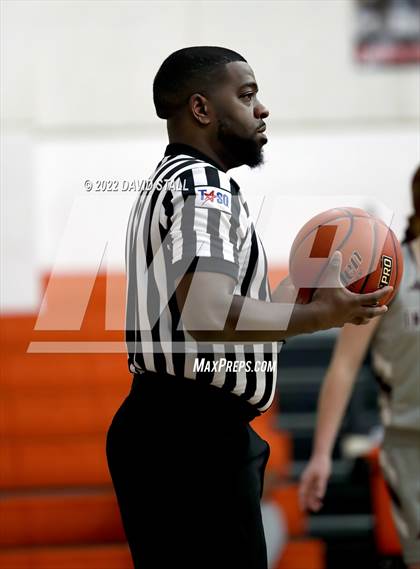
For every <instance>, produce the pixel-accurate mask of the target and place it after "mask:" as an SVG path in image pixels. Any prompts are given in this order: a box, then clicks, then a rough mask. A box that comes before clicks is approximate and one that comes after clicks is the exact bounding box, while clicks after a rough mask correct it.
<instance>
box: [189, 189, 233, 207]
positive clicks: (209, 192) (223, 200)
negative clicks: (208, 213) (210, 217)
mask: <svg viewBox="0 0 420 569" xmlns="http://www.w3.org/2000/svg"><path fill="white" fill-rule="evenodd" d="M231 198H232V196H231V194H230V192H227V191H226V190H222V189H221V188H213V187H210V186H208V187H204V186H203V187H201V188H197V189H196V195H195V205H196V207H205V208H208V209H218V210H220V211H225V212H227V213H231Z"/></svg>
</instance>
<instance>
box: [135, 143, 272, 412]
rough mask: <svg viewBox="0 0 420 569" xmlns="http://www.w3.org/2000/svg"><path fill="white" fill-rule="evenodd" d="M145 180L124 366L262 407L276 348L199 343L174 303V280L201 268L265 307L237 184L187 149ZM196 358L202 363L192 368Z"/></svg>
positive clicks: (254, 242)
mask: <svg viewBox="0 0 420 569" xmlns="http://www.w3.org/2000/svg"><path fill="white" fill-rule="evenodd" d="M150 181H151V182H152V187H151V189H150V187H149V188H148V189H143V190H142V191H141V192H140V194H139V195H138V197H137V200H136V201H135V203H134V204H133V207H132V210H131V213H130V217H129V220H128V227H127V236H126V249H125V254H126V271H127V289H126V298H127V304H126V343H127V351H128V366H129V370H130V372H132V373H142V372H144V371H154V372H158V373H166V374H170V375H175V376H181V377H186V378H190V379H192V380H196V381H200V382H204V383H208V384H212V385H215V386H217V387H219V388H220V389H224V390H226V391H229V392H231V393H234V394H236V395H238V397H241V398H243V399H245V400H247V401H248V402H249V403H251V404H252V405H254V406H255V407H257V408H258V409H259V411H261V412H262V411H265V410H266V409H268V407H269V406H270V404H271V402H272V399H273V396H274V390H275V378H276V367H275V366H276V365H277V355H278V351H279V347H280V345H279V343H276V342H270V343H266V344H245V345H241V344H236V345H229V346H228V345H223V344H209V343H206V344H204V343H197V342H196V341H195V340H194V339H193V338H192V337H191V336H190V334H188V332H187V331H186V330H185V329H184V328H183V326H182V321H181V319H180V313H179V310H178V305H177V302H176V297H175V278H176V277H177V276H178V277H179V276H181V275H182V274H184V272H185V271H187V270H207V271H212V272H222V273H224V274H227V275H229V276H231V277H232V278H234V279H235V281H236V286H235V294H240V295H242V296H247V297H249V298H254V299H258V300H261V301H265V302H270V300H271V298H270V287H269V284H268V279H267V259H266V255H265V252H264V248H263V245H262V243H261V241H260V239H259V237H258V235H257V233H256V231H255V228H254V225H253V222H252V219H251V217H250V214H249V210H248V206H247V204H246V202H245V200H244V198H243V195H242V194H241V192H240V189H239V186H238V185H237V184H236V182H235V181H234V180H232V179H231V178H230V177H229V176H228V175H227V174H226V173H224V172H223V171H221V170H219V169H218V168H217V167H216V166H215V165H212V164H211V163H207V162H205V161H204V160H202V159H200V158H197V157H195V156H193V155H191V156H190V155H188V154H184V153H182V154H179V153H174V154H173V155H166V156H165V157H164V158H163V160H161V162H160V163H159V164H158V166H157V167H156V170H155V171H154V173H153V174H152V176H151V177H150ZM165 181H166V184H167V186H166V187H165V185H164V186H163V189H162V187H161V188H158V187H157V184H158V183H159V182H160V183H161V185H162V184H164V182H165ZM175 183H176V184H178V185H177V186H174V184H175ZM155 186H156V187H155ZM201 358H204V359H205V362H209V365H207V367H204V368H200V369H198V368H197V367H196V366H197V364H199V362H200V361H201ZM213 362H216V363H218V362H226V364H225V365H217V367H215V366H214V365H213ZM273 366H274V367H273Z"/></svg>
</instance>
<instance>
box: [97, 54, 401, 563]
mask: <svg viewBox="0 0 420 569" xmlns="http://www.w3.org/2000/svg"><path fill="white" fill-rule="evenodd" d="M257 93H258V87H257V83H256V80H255V77H254V74H253V71H252V69H251V68H250V66H249V65H248V64H247V62H246V61H245V59H244V58H243V57H242V56H241V55H239V54H238V53H236V52H234V51H231V50H229V49H225V48H221V47H190V48H186V49H181V50H179V51H176V52H175V53H173V54H171V55H170V56H169V57H168V58H167V59H166V60H165V61H164V62H163V64H162V65H161V67H160V69H159V71H158V73H157V75H156V77H155V80H154V84H153V96H154V103H155V107H156V112H157V115H158V116H159V117H160V118H162V119H166V120H167V129H168V136H169V145H168V146H167V148H166V151H165V155H164V157H163V158H162V160H161V161H160V162H159V164H158V165H157V167H156V169H155V170H154V172H153V174H152V175H151V177H150V180H149V182H150V183H149V184H148V186H147V188H145V189H144V190H143V191H142V192H141V193H140V194H139V196H138V198H137V200H136V202H135V203H134V206H133V209H132V211H131V215H130V219H129V223H128V229H127V241H126V267H127V276H128V286H127V311H126V341H127V349H128V365H129V370H130V372H131V373H132V374H133V383H132V388H131V391H130V393H129V395H128V396H127V398H126V399H125V401H124V402H123V404H122V405H121V407H120V408H119V410H118V411H117V413H116V415H115V417H114V419H113V421H112V424H111V426H110V428H109V431H108V435H107V458H108V465H109V469H110V472H111V476H112V480H113V484H114V488H115V492H116V495H117V499H118V503H119V507H120V511H121V516H122V520H123V524H124V529H125V532H126V536H127V540H128V543H129V546H130V550H131V554H132V557H133V561H134V566H135V568H136V569H170V568H174V567H179V568H181V569H266V568H267V555H266V547H265V540H264V532H263V527H262V521H261V512H260V496H261V492H262V484H263V475H264V468H265V465H266V462H267V459H268V455H269V447H268V444H267V443H266V442H265V441H264V440H262V439H261V438H260V437H258V435H257V434H256V433H255V432H254V431H253V430H252V428H251V427H250V426H249V422H250V421H251V420H252V419H253V418H254V417H255V416H257V415H259V414H260V413H262V412H264V411H265V410H267V409H268V407H269V406H270V404H271V403H272V399H273V396H274V389H275V380H276V366H277V354H278V352H279V349H280V344H281V342H282V340H284V339H285V338H286V337H289V336H292V335H296V334H300V333H307V332H313V331H315V330H320V329H327V328H330V327H335V326H343V325H344V324H345V323H346V322H352V323H356V324H362V323H366V322H367V321H368V320H369V319H370V318H372V317H374V316H377V315H379V314H382V313H383V312H385V311H386V307H377V306H375V303H376V302H377V301H378V300H379V299H380V298H382V297H383V296H386V295H387V294H388V293H389V290H390V289H389V288H388V287H387V288H385V289H382V290H381V291H377V292H375V293H371V294H366V295H356V294H352V293H350V292H349V291H347V290H346V289H344V288H342V287H341V285H340V284H339V283H340V281H339V274H340V256H339V255H337V256H334V257H333V261H332V262H331V263H330V265H329V267H328V271H327V274H326V281H325V282H326V284H328V286H329V287H330V288H322V289H319V290H318V291H317V292H316V294H315V295H314V300H313V301H312V302H311V303H310V304H308V305H296V306H295V307H294V309H293V312H292V315H291V318H290V321H289V322H287V320H288V319H287V318H286V316H285V314H286V312H287V311H285V306H286V305H285V303H286V302H287V301H288V300H289V302H290V295H293V293H294V291H293V289H291V285H290V284H287V282H285V283H283V284H282V285H280V286H279V287H278V288H277V289H276V290H275V291H273V292H271V291H270V287H269V284H268V279H267V260H266V256H265V253H264V248H263V245H262V243H261V241H260V239H259V237H258V235H257V233H256V231H255V228H254V224H253V221H252V218H251V216H250V214H249V210H248V206H247V204H246V201H245V200H244V197H243V195H242V193H241V191H240V188H239V186H238V184H237V183H236V182H235V181H234V180H233V179H232V178H230V177H229V175H228V174H227V171H228V170H229V169H231V168H234V167H237V166H241V165H243V164H247V165H248V166H250V167H251V168H253V167H256V166H258V165H260V164H262V162H263V146H264V144H265V143H266V142H267V138H266V135H265V134H264V131H265V119H266V118H267V117H268V114H269V113H268V110H267V109H266V108H265V107H264V105H263V104H262V103H261V102H260V101H259V99H258V95H257ZM325 286H326V285H325ZM332 287H333V288H332ZM293 300H294V296H292V301H293ZM287 323H288V326H287ZM285 328H286V329H285Z"/></svg>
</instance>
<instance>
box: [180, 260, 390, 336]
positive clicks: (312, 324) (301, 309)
mask: <svg viewBox="0 0 420 569" xmlns="http://www.w3.org/2000/svg"><path fill="white" fill-rule="evenodd" d="M340 270H341V255H340V254H336V255H334V256H333V259H332V262H331V263H330V265H329V266H328V268H327V270H326V271H325V276H324V279H323V282H322V283H321V284H320V288H319V289H318V290H317V291H316V292H315V294H314V296H313V301H312V302H310V303H309V304H305V305H301V304H295V301H294V298H293V295H292V296H291V297H290V298H289V299H287V298H286V300H288V301H289V302H263V301H259V300H255V299H250V298H248V297H243V296H238V295H234V294H233V290H234V287H235V281H234V279H233V278H232V277H229V276H228V275H225V274H222V273H212V272H207V271H198V272H195V273H187V274H186V275H184V276H183V277H182V278H179V279H178V281H177V287H176V295H177V301H178V305H179V308H180V311H181V312H182V316H181V318H182V321H183V324H184V326H185V328H186V329H187V330H188V332H189V333H190V334H191V335H192V336H193V337H194V338H195V339H196V340H197V341H201V342H272V341H280V340H282V339H285V338H288V337H290V336H295V335H297V334H304V333H311V332H315V331H317V330H326V329H328V328H334V327H341V326H343V325H344V324H346V323H347V322H351V323H354V324H365V323H367V322H368V321H369V320H370V319H371V318H373V317H375V316H379V315H381V314H384V313H385V312H386V310H387V308H386V306H374V305H375V303H376V302H377V301H379V300H380V299H381V298H382V297H384V296H386V295H387V294H389V292H390V290H392V289H391V288H390V287H386V288H383V289H380V290H378V291H375V292H373V293H369V294H354V293H352V292H349V291H348V290H347V289H345V288H344V287H343V286H342V285H341V282H340Z"/></svg>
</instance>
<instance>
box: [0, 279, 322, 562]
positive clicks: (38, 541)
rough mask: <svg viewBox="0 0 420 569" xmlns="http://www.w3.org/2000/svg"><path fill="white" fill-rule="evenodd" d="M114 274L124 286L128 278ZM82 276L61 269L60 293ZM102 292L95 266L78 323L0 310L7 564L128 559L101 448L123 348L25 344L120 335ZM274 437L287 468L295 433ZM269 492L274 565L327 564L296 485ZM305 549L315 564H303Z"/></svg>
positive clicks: (124, 385)
mask: <svg viewBox="0 0 420 569" xmlns="http://www.w3.org/2000/svg"><path fill="white" fill-rule="evenodd" d="M280 276H282V274H281V273H280V272H279V274H278V275H274V277H273V278H274V280H277V281H278V280H279V277H280ZM83 278H84V277H83V276H81V277H78V279H83ZM45 282H46V280H45ZM116 282H117V283H119V286H120V287H121V288H122V292H123V290H124V279H122V278H120V277H118V278H117V279H116ZM79 284H80V283H79ZM79 284H77V278H76V277H74V276H72V277H71V278H69V280H68V281H66V279H65V278H64V277H62V278H61V285H60V287H61V293H62V294H61V295H60V294H59V295H58V299H59V300H60V301H63V299H65V298H66V295H68V294H69V291H74V290H79V289H80V287H79ZM114 292H115V290H114ZM55 293H57V290H56V291H55ZM105 293H106V282H105V277H104V276H102V275H99V276H98V277H97V279H96V281H95V287H94V290H93V294H92V297H91V299H90V302H89V305H88V307H87V312H86V316H85V319H84V321H83V325H82V328H81V330H80V331H77V330H76V331H54V330H46V331H40V330H34V325H35V321H36V315H34V314H32V315H30V314H27V315H7V316H5V315H3V316H2V317H1V318H0V333H1V351H0V357H1V369H0V372H1V389H2V398H1V401H0V429H1V433H2V437H1V440H0V462H1V465H2V466H1V469H0V490H1V494H2V495H1V506H0V566H1V567H4V568H5V569H86V567H90V568H91V569H131V568H132V563H131V559H130V556H129V553H128V549H127V546H126V543H125V537H124V533H123V530H122V525H121V521H120V517H119V513H118V508H117V504H116V500H115V496H114V493H113V489H112V485H111V480H110V476H109V473H108V468H107V464H106V456H105V436H106V430H107V428H108V426H109V424H110V421H111V419H112V416H113V415H114V413H115V411H116V409H117V408H118V406H119V405H120V404H121V402H122V400H123V399H124V397H125V395H126V394H127V393H128V390H129V387H130V384H131V376H130V374H129V373H128V371H127V364H126V354H125V353H124V352H123V351H122V352H121V353H112V354H101V353H66V354H62V353H39V354H38V353H27V352H26V350H27V347H28V345H29V342H30V341H34V340H35V341H49V342H55V341H67V342H69V341H111V342H124V333H123V331H122V330H116V331H115V330H111V331H107V330H105V327H104V322H105V319H104V305H105ZM120 293H121V291H120ZM120 293H118V292H117V296H116V298H120V297H121V294H120ZM56 300H57V298H56ZM54 306H55V305H54V302H52V303H51V304H50V309H53V308H54ZM73 306H74V299H73ZM119 306H120V310H123V309H124V305H123V303H120V305H119ZM69 309H71V307H70V308H69ZM120 316H121V315H120ZM273 409H274V407H273ZM270 416H271V414H270V413H268V414H266V415H265V416H264V418H263V419H262V422H261V425H260V426H262V423H263V422H264V421H266V425H265V427H266V428H267V425H268V421H269V419H270ZM270 437H271V438H272V458H271V461H272V464H273V465H274V466H275V468H278V469H279V472H280V473H281V475H282V476H284V477H285V478H287V477H288V476H289V471H290V462H291V453H292V449H291V441H290V437H289V436H288V435H287V433H283V432H278V431H275V429H273V430H272V432H270ZM273 499H274V500H275V501H276V502H278V503H279V504H281V505H282V507H283V509H284V511H285V515H286V518H287V521H288V525H289V531H290V535H291V536H292V541H291V542H290V544H289V545H288V546H287V548H286V551H285V554H284V556H283V559H282V561H281V562H280V564H279V565H278V568H277V569H303V567H305V569H322V568H323V567H324V546H323V544H322V542H320V541H318V540H308V539H304V533H305V528H306V521H305V516H304V515H303V514H302V513H301V512H300V511H299V509H298V506H297V489H296V486H295V485H293V484H290V483H288V484H287V485H286V486H283V487H281V488H279V489H278V491H276V492H274V493H273ZM302 559H309V560H310V563H311V565H308V564H307V563H309V561H307V562H305V563H306V564H305V565H304V566H303V565H301V563H302ZM299 564H300V565H299Z"/></svg>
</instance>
